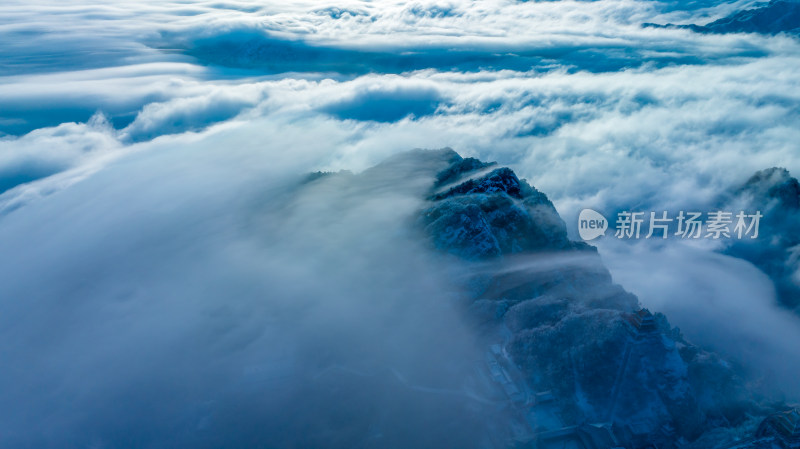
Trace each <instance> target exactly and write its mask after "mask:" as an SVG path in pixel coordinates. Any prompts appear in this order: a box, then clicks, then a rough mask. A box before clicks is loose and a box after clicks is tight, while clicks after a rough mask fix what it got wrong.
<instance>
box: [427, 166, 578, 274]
mask: <svg viewBox="0 0 800 449" xmlns="http://www.w3.org/2000/svg"><path fill="white" fill-rule="evenodd" d="M495 166H496V163H494V162H490V163H486V162H481V161H479V160H477V159H473V158H466V159H465V158H461V157H460V156H459V157H458V158H457V159H455V158H454V160H453V161H452V162H451V164H450V165H449V166H448V167H446V168H445V169H443V170H441V171H440V172H439V173H438V174H437V175H436V182H435V184H434V186H433V189H432V192H431V194H430V196H429V206H428V207H427V208H426V209H425V210H424V211H423V212H422V214H421V218H420V221H421V223H422V226H423V228H424V229H425V231H426V233H427V234H428V235H429V236H430V238H431V240H432V242H433V244H434V246H435V247H436V248H437V249H439V250H442V251H445V252H448V253H451V254H455V255H458V256H461V257H464V258H467V259H487V258H493V257H498V256H502V255H508V254H516V253H523V252H536V251H542V250H553V249H567V248H573V247H575V244H572V243H571V242H570V241H569V239H568V238H567V231H566V226H565V225H564V222H563V220H561V217H560V216H559V215H558V212H556V209H555V207H554V206H553V203H551V202H550V200H549V199H548V198H547V196H546V195H544V194H543V193H541V192H539V191H538V190H536V189H535V188H533V187H532V186H531V185H530V184H528V183H527V182H526V181H525V180H520V179H519V178H518V177H517V175H516V174H515V173H514V171H513V170H511V169H510V168H507V167H500V168H493V167H495Z"/></svg>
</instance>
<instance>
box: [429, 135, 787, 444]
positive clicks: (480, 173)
mask: <svg viewBox="0 0 800 449" xmlns="http://www.w3.org/2000/svg"><path fill="white" fill-rule="evenodd" d="M446 154H447V157H446V159H447V160H448V162H449V165H448V166H447V167H446V168H444V169H443V170H441V171H440V172H439V173H438V174H437V176H436V180H437V181H436V182H435V184H434V185H433V186H432V188H431V190H430V192H429V195H428V201H427V205H426V207H425V208H424V209H423V210H422V211H421V213H420V218H419V224H420V226H421V228H422V229H424V231H425V234H426V235H427V237H428V238H429V239H430V242H431V244H432V246H433V247H434V248H435V249H437V250H439V251H441V252H444V253H448V254H451V255H454V256H457V257H458V258H460V259H462V260H463V261H464V264H465V266H467V267H472V269H470V268H467V272H468V273H469V274H468V275H467V276H465V277H464V279H465V281H464V282H465V285H468V287H469V291H470V292H471V294H472V296H473V302H472V305H471V310H472V312H473V316H474V317H475V318H476V320H477V321H478V322H479V323H481V325H482V326H483V327H484V330H485V332H486V334H487V335H489V336H490V337H488V338H490V339H491V338H492V336H494V338H496V339H501V340H502V343H501V345H502V347H503V352H504V353H505V354H507V355H508V357H509V359H510V360H511V361H512V362H513V364H514V365H516V367H517V368H519V369H520V370H521V372H522V373H523V376H524V378H525V386H524V387H523V389H524V388H529V389H530V391H534V392H536V391H539V392H541V391H551V392H553V394H554V395H555V397H556V402H557V404H558V406H557V411H556V412H555V415H556V418H555V422H558V423H560V424H559V425H562V426H565V427H566V426H570V425H578V424H581V423H587V422H592V423H606V424H611V425H612V427H613V429H614V434H615V437H616V438H618V442H619V443H620V444H622V445H625V446H626V447H644V446H645V445H647V444H658V447H679V446H681V445H685V444H689V443H691V442H697V444H698V445H699V446H698V447H702V446H703V445H704V444H706V443H708V441H707V440H708V439H715V440H719V441H718V442H722V441H724V439H725V438H726V436H725V435H727V434H732V433H735V432H737V431H744V430H742V429H749V428H750V427H752V426H753V417H754V416H762V415H764V414H765V413H766V412H767V410H766V409H762V408H761V407H760V405H759V404H758V400H757V399H756V398H757V395H755V394H753V393H752V391H750V390H749V389H748V387H747V384H746V381H745V380H744V377H743V375H742V373H741V372H739V371H738V370H737V369H735V368H734V367H733V366H732V365H731V364H730V363H728V362H726V361H724V360H722V359H720V358H719V357H718V356H716V355H715V354H713V353H710V352H708V351H704V350H703V349H702V348H698V347H696V346H694V345H692V344H691V343H690V342H688V341H686V340H685V339H684V338H683V337H682V335H681V334H680V332H679V331H678V330H677V329H676V328H672V327H671V326H670V324H669V322H668V320H667V318H666V317H664V316H663V315H660V314H655V315H652V314H650V313H649V312H648V311H645V310H640V306H639V304H638V300H637V299H636V297H635V296H633V295H631V294H630V293H627V292H626V291H625V290H624V289H623V288H621V287H620V286H617V285H615V284H613V282H612V280H611V276H610V275H609V273H608V271H607V270H606V269H605V267H604V266H603V264H602V262H601V261H600V259H599V257H598V256H597V254H596V252H595V251H594V250H593V248H592V247H589V246H588V245H585V244H584V243H577V242H571V241H569V239H568V238H567V234H566V230H565V227H564V223H563V221H562V220H561V218H560V217H559V215H558V213H557V212H556V210H555V208H554V207H553V204H552V203H551V202H550V201H549V200H548V199H547V197H546V196H545V195H544V194H543V193H541V192H539V191H538V190H536V189H535V188H534V187H532V186H530V185H529V184H528V183H527V182H526V181H524V180H520V179H519V178H518V177H517V176H516V175H515V174H514V172H513V171H511V170H510V169H508V168H499V167H497V166H496V165H495V164H491V163H484V162H481V161H478V160H475V159H471V158H467V159H462V158H461V157H460V156H458V155H457V154H455V153H451V152H449V150H448V151H447V152H446ZM770 179H772V178H770ZM787 189H788V190H791V185H789V186H788V187H786V188H784V187H775V188H770V189H768V191H770V192H773V193H774V194H775V195H777V196H778V197H780V198H783V197H784V196H785V195H784V193H786V191H787ZM789 193H791V192H789ZM789 196H791V195H789ZM525 413H530V414H535V413H536V410H535V407H532V408H531V409H530V410H528V411H526V412H525ZM529 421H530V420H529ZM548 426H549V427H548ZM748 426H749V427H748ZM552 427H554V425H553V424H552V423H551V424H549V425H543V424H535V425H533V432H534V434H537V433H538V434H544V433H542V432H546V431H552V430H555V429H553V428H552ZM712 435H713V436H712Z"/></svg>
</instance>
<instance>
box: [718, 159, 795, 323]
mask: <svg viewBox="0 0 800 449" xmlns="http://www.w3.org/2000/svg"><path fill="white" fill-rule="evenodd" d="M730 196H731V197H730V198H726V199H725V201H726V202H727V205H730V206H731V207H740V208H747V209H748V210H758V211H759V212H760V213H763V215H764V217H763V219H762V222H761V224H760V232H761V235H762V238H761V239H758V241H754V240H756V239H750V241H747V240H743V241H736V242H735V243H734V244H733V245H731V246H730V247H728V248H727V249H726V250H725V251H726V252H727V253H728V254H731V255H733V256H736V257H741V258H743V259H746V260H749V261H750V262H752V263H754V264H755V265H756V266H758V267H759V268H761V269H762V270H763V271H764V272H765V273H767V274H768V275H769V276H770V278H771V279H773V280H774V282H775V287H776V289H777V295H778V300H779V301H780V302H781V304H783V305H784V306H786V307H788V308H791V309H795V311H798V312H800V310H798V307H799V306H800V260H799V259H798V251H800V233H798V231H797V230H798V229H800V183H798V181H797V179H796V178H794V177H792V176H791V175H790V174H789V171H788V170H786V169H785V168H778V167H773V168H769V169H765V170H760V171H758V172H756V173H755V174H753V176H752V177H750V179H748V180H747V182H746V183H745V184H744V185H742V186H741V187H740V188H738V189H736V190H735V191H734V192H733V193H732V194H731V195H730Z"/></svg>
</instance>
